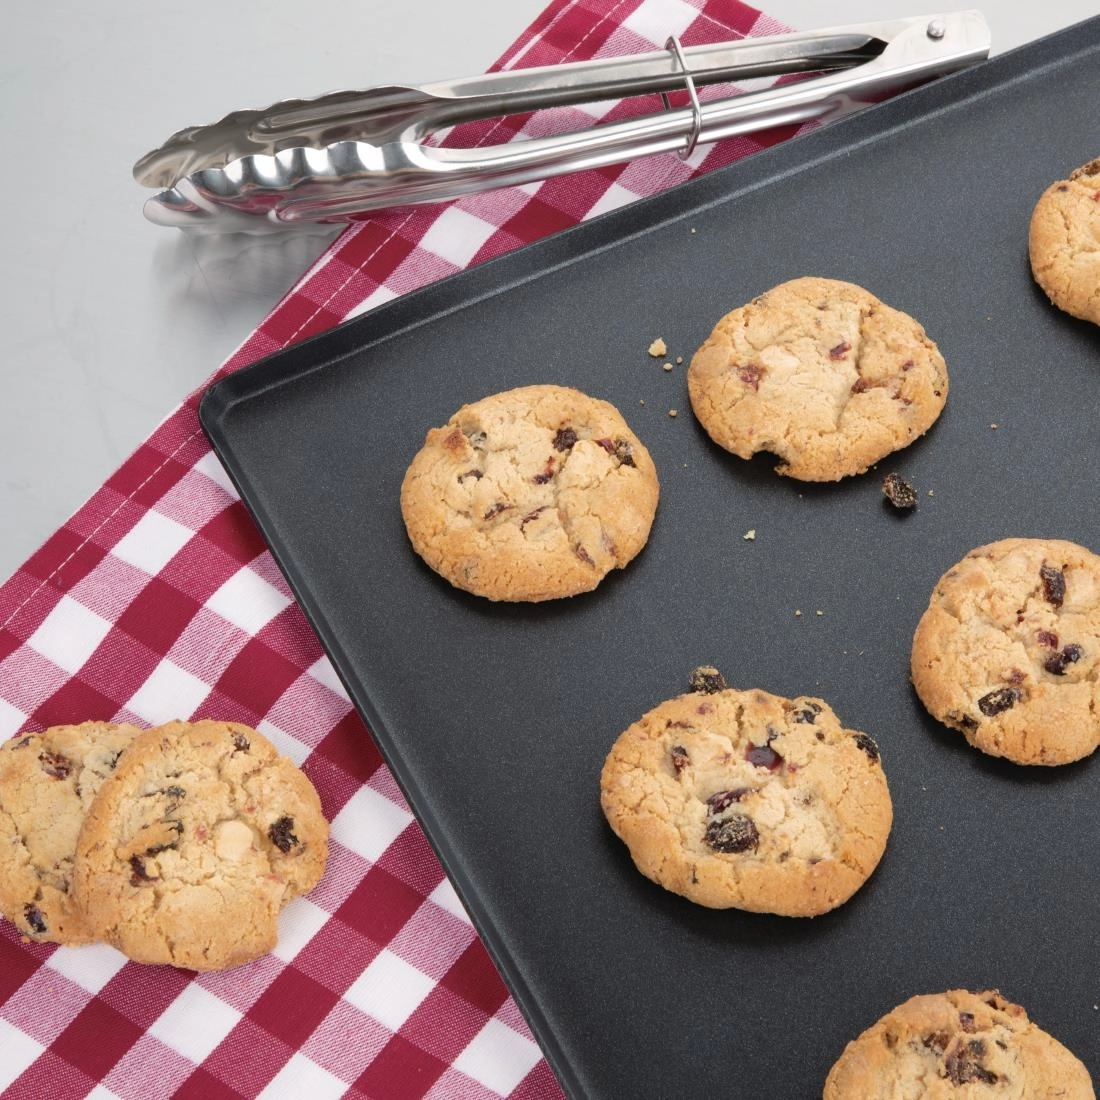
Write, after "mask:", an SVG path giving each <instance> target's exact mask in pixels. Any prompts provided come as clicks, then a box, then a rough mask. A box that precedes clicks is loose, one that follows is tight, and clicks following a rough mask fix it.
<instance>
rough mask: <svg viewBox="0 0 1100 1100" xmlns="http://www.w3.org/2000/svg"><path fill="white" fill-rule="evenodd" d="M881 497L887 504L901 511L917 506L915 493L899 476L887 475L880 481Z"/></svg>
mask: <svg viewBox="0 0 1100 1100" xmlns="http://www.w3.org/2000/svg"><path fill="white" fill-rule="evenodd" d="M882 495H883V496H884V497H886V500H887V502H888V503H890V504H892V505H893V506H894V507H895V508H899V509H901V510H903V511H908V510H909V509H911V508H916V506H917V491H916V489H914V488H913V486H912V485H910V484H909V482H908V481H906V480H905V479H904V478H903V477H902V476H901V474H887V475H886V476H885V477H884V478H883V479H882Z"/></svg>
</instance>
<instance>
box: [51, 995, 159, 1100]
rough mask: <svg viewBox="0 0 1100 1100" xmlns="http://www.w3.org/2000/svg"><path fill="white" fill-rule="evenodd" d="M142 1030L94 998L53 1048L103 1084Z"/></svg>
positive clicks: (59, 1037) (56, 1041) (59, 1036)
mask: <svg viewBox="0 0 1100 1100" xmlns="http://www.w3.org/2000/svg"><path fill="white" fill-rule="evenodd" d="M142 1031H143V1029H142V1028H141V1027H139V1026H138V1025H137V1024H135V1023H134V1022H133V1021H131V1020H128V1019H127V1018H126V1017H125V1016H124V1015H122V1013H121V1012H118V1011H117V1010H116V1009H114V1008H112V1007H111V1006H110V1005H108V1004H107V1003H106V1002H104V1001H101V1000H99V999H97V998H93V999H92V1000H91V1001H89V1002H88V1006H87V1007H86V1008H85V1009H84V1011H83V1012H81V1013H80V1015H79V1016H77V1018H76V1019H75V1020H73V1022H72V1023H71V1024H70V1025H69V1026H68V1027H67V1028H66V1029H65V1030H64V1031H63V1032H62V1033H61V1034H60V1035H58V1037H57V1038H56V1039H55V1040H54V1042H53V1044H52V1046H51V1048H50V1049H51V1050H52V1051H53V1053H54V1054H56V1055H57V1056H58V1057H59V1058H63V1059H64V1060H65V1061H66V1062H68V1063H69V1064H70V1065H72V1066H75V1067H76V1068H77V1069H79V1070H80V1071H81V1072H82V1073H86V1074H87V1075H88V1076H89V1077H91V1078H92V1079H93V1080H94V1081H101V1080H102V1079H103V1078H104V1077H105V1076H106V1075H107V1073H108V1071H109V1070H110V1069H111V1067H112V1066H113V1065H114V1064H115V1063H116V1062H117V1061H118V1060H119V1059H120V1058H121V1057H122V1056H123V1055H124V1054H125V1053H126V1051H127V1050H129V1048H130V1047H131V1046H133V1045H134V1043H136V1042H137V1041H138V1039H139V1038H140V1037H141V1034H142ZM46 1095H48V1093H47V1094H46Z"/></svg>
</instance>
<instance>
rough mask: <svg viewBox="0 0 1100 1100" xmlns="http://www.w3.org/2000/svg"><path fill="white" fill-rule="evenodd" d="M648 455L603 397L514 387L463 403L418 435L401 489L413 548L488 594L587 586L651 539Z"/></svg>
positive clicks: (531, 595)
mask: <svg viewBox="0 0 1100 1100" xmlns="http://www.w3.org/2000/svg"><path fill="white" fill-rule="evenodd" d="M658 496H659V485H658V480H657V471H656V469H655V468H654V465H653V460H652V459H651V458H650V455H649V452H648V451H647V450H646V448H645V447H644V446H643V445H642V443H641V442H640V440H639V439H638V437H637V436H636V435H634V433H633V432H632V431H631V430H630V428H629V427H628V426H627V423H626V421H625V420H624V419H623V417H622V415H621V414H620V413H619V411H618V410H617V409H616V408H615V407H614V406H613V405H611V404H609V403H608V402H606V401H601V400H599V399H598V398H594V397H589V396H588V395H587V394H584V393H581V392H580V391H579V390H575V389H570V388H568V387H565V386H549V385H541V386H524V387H521V388H519V389H514V390H507V391H505V392H503V393H497V394H493V395H492V396H490V397H486V398H483V399H482V400H480V401H476V402H474V403H473V404H470V405H464V406H463V407H462V408H461V409H459V410H458V412H456V413H455V414H454V416H452V417H451V419H450V420H449V421H448V422H447V423H446V424H445V425H444V426H443V427H441V428H433V429H432V430H431V431H429V432H428V434H427V439H426V440H425V443H424V446H423V447H422V449H421V450H420V451H419V452H418V453H417V455H416V456H415V457H414V458H413V460H412V463H411V465H410V466H409V468H408V471H407V473H406V475H405V478H404V481H403V483H402V486H401V513H402V516H403V517H404V520H405V527H406V530H407V531H408V535H409V539H410V541H411V542H412V545H413V548H414V549H415V550H416V552H417V553H418V554H419V555H420V556H421V557H422V558H423V559H424V560H425V561H426V562H427V563H428V565H429V566H431V568H432V569H434V570H435V571H436V572H437V573H439V574H440V575H441V576H443V577H445V578H446V579H447V580H448V581H450V582H451V584H453V585H455V586H456V587H457V588H461V589H464V590H465V591H467V592H472V593H474V594H475V595H478V596H484V597H486V598H487V599H490V600H510V601H539V600H551V599H557V598H559V597H563V596H573V595H577V594H578V593H581V592H588V591H590V590H591V589H593V588H595V587H596V585H598V584H599V583H600V581H601V580H603V578H604V577H605V576H606V575H607V574H608V573H609V572H610V571H611V570H613V569H622V568H623V567H625V566H626V565H627V564H628V563H629V562H630V561H632V560H633V559H634V557H636V556H637V554H638V553H639V552H640V551H641V549H642V547H643V546H645V544H646V540H647V539H648V538H649V531H650V527H651V526H652V524H653V518H654V515H655V513H656V510H657V500H658Z"/></svg>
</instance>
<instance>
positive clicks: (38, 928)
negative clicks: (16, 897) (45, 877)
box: [23, 902, 50, 936]
mask: <svg viewBox="0 0 1100 1100" xmlns="http://www.w3.org/2000/svg"><path fill="white" fill-rule="evenodd" d="M23 919H24V920H25V921H26V922H27V927H28V928H29V929H30V930H31V931H32V932H34V933H35V934H36V935H39V936H44V935H45V934H46V933H47V932H48V931H49V930H50V928H49V925H48V924H46V918H45V916H43V914H42V910H41V909H39V908H38V906H37V905H35V904H34V903H33V902H27V904H26V905H24V906H23Z"/></svg>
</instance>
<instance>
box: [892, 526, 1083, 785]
mask: <svg viewBox="0 0 1100 1100" xmlns="http://www.w3.org/2000/svg"><path fill="white" fill-rule="evenodd" d="M911 676H912V680H913V686H914V687H915V688H916V692H917V695H918V696H919V697H920V700H921V702H922V703H923V704H924V706H925V707H926V708H927V710H928V712H929V713H930V714H931V715H932V716H933V717H934V718H936V719H938V720H939V721H940V722H942V723H944V725H947V726H950V727H951V728H952V729H956V730H958V731H959V732H960V733H962V734H963V735H964V736H965V737H966V739H967V741H969V742H970V744H972V745H974V746H975V747H976V748H979V749H981V750H982V751H983V752H986V753H989V754H990V755H992V756H1003V757H1007V758H1008V759H1009V760H1013V761H1015V762H1016V763H1018V764H1066V763H1069V762H1070V761H1073V760H1079V759H1081V758H1082V757H1084V756H1088V755H1089V753H1091V752H1092V751H1093V750H1094V749H1095V748H1096V746H1097V745H1098V744H1100V557H1097V556H1096V555H1095V554H1093V553H1092V552H1091V551H1089V550H1086V549H1085V548H1084V547H1082V546H1078V545H1077V544H1075V543H1072V542H1066V541H1064V540H1059V539H1027V538H1009V539H1002V540H1000V541H998V542H993V543H990V544H989V545H987V546H979V547H978V548H977V549H975V550H971V551H970V553H969V554H967V555H966V556H965V557H964V558H963V559H962V561H960V562H959V563H958V564H957V565H955V566H954V567H953V568H951V569H949V570H948V571H947V572H946V573H945V574H944V575H943V576H942V577H941V578H940V580H939V582H938V583H937V584H936V587H935V589H934V590H933V592H932V596H931V598H930V600H929V603H928V608H927V610H926V611H925V612H924V614H923V615H922V616H921V619H920V622H919V623H918V625H917V628H916V632H915V633H914V636H913V646H912V655H911Z"/></svg>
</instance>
